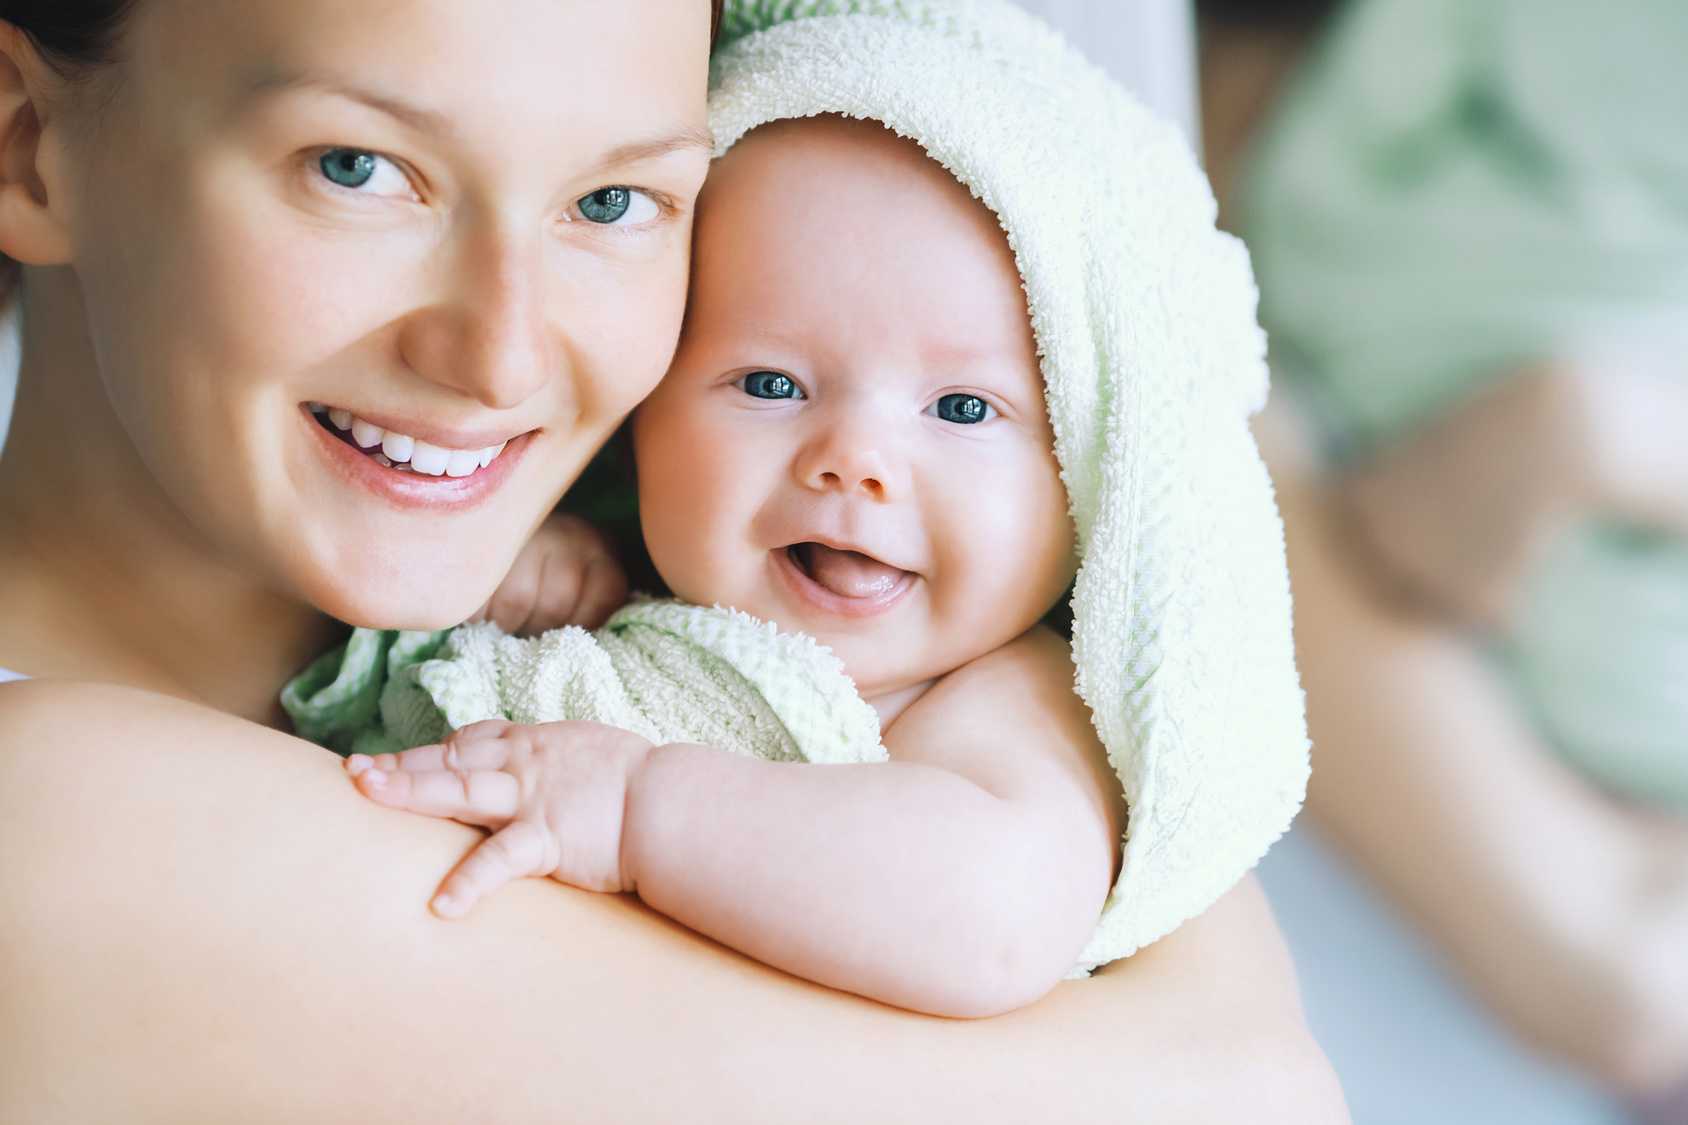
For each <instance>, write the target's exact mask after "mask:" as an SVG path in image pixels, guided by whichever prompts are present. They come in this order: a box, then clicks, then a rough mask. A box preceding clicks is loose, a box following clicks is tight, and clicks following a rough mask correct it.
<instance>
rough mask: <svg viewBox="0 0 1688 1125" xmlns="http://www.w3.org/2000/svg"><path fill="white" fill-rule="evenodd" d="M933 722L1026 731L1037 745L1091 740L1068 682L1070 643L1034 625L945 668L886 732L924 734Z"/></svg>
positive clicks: (1011, 733) (1018, 734)
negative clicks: (957, 663)
mask: <svg viewBox="0 0 1688 1125" xmlns="http://www.w3.org/2000/svg"><path fill="white" fill-rule="evenodd" d="M934 728H942V729H946V730H950V731H954V730H957V729H963V728H964V729H966V730H968V731H970V732H972V733H973V734H974V736H975V737H977V738H985V737H988V738H990V739H991V740H992V741H996V740H998V739H1000V740H1002V741H1005V742H1021V741H1022V740H1023V739H1025V738H1026V737H1027V736H1028V735H1030V736H1032V737H1034V738H1035V739H1036V741H1038V742H1040V743H1042V744H1044V745H1048V744H1050V743H1051V742H1054V741H1060V742H1066V743H1069V744H1073V743H1078V744H1088V743H1091V742H1093V741H1094V739H1095V733H1094V731H1093V729H1092V727H1091V725H1090V712H1089V710H1088V709H1087V708H1086V707H1085V705H1084V701H1083V700H1082V699H1080V698H1079V695H1078V692H1077V690H1076V687H1075V683H1074V679H1073V660H1072V648H1071V646H1070V645H1069V644H1068V642H1067V641H1066V639H1065V638H1063V637H1062V636H1061V635H1060V634H1058V633H1056V632H1054V631H1053V630H1051V629H1048V628H1045V627H1044V626H1041V625H1039V626H1036V627H1035V628H1033V629H1031V630H1029V631H1027V632H1025V633H1022V634H1021V635H1020V636H1018V637H1016V638H1014V639H1013V640H1012V641H1009V642H1008V643H1007V644H1005V645H1003V646H1002V647H1000V648H997V649H993V650H992V651H990V652H987V653H985V654H984V655H983V656H980V657H978V658H977V659H974V660H971V661H969V662H967V663H966V664H964V665H962V666H961V667H960V668H957V669H956V670H955V671H953V672H950V673H949V674H947V675H945V676H944V677H943V678H942V679H940V680H939V681H938V682H937V683H935V684H933V685H932V687H931V688H930V689H929V690H928V691H927V692H926V693H925V694H924V695H923V696H921V697H920V698H919V699H918V700H916V701H915V702H914V703H913V704H912V705H910V707H909V709H908V711H906V712H905V713H904V714H903V715H902V716H900V717H899V718H898V720H897V722H896V723H895V724H894V725H893V727H892V731H891V732H888V739H889V735H890V733H895V734H897V735H900V736H904V737H909V736H913V737H924V736H926V735H927V734H928V733H929V732H930V731H932V730H933V729H934Z"/></svg>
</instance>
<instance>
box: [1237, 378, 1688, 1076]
mask: <svg viewBox="0 0 1688 1125" xmlns="http://www.w3.org/2000/svg"><path fill="white" fill-rule="evenodd" d="M1260 439H1261V447H1262V450H1263V452H1264V453H1265V454H1266V456H1267V460H1268V463H1269V464H1270V465H1271V467H1272V472H1273V478H1274V482H1275V484H1276V486H1277V493H1278V500H1279V504H1280V506H1281V508H1282V511H1283V515H1284V522H1285V525H1286V529H1287V535H1288V546H1289V560H1290V574H1291V577H1292V579H1293V584H1294V588H1295V627H1296V641H1297V648H1298V657H1299V663H1300V667H1301V674H1302V680H1303V683H1304V684H1305V686H1306V689H1307V701H1308V720H1309V726H1310V727H1311V730H1312V735H1313V744H1314V746H1315V747H1316V748H1317V750H1316V758H1315V762H1314V770H1313V781H1312V784H1311V786H1310V788H1309V791H1308V811H1309V812H1310V813H1311V814H1312V815H1313V816H1314V817H1315V818H1316V819H1317V820H1318V821H1319V823H1320V824H1321V825H1322V826H1323V827H1325V828H1327V829H1328V830H1329V831H1331V832H1332V833H1333V834H1334V835H1335V836H1336V838H1337V839H1338V840H1339V841H1340V842H1341V844H1342V846H1343V848H1344V850H1345V851H1347V852H1348V853H1349V854H1350V855H1351V856H1352V857H1353V858H1354V859H1355V860H1356V861H1357V862H1358V863H1359V864H1360V865H1361V866H1362V867H1363V868H1365V869H1366V870H1367V871H1369V872H1370V873H1371V874H1372V875H1373V876H1374V877H1375V878H1377V879H1378V880H1379V881H1380V882H1381V883H1382V884H1383V886H1384V887H1385V888H1387V889H1388V891H1389V892H1390V893H1391V894H1392V895H1393V896H1394V897H1395V898H1396V900H1397V901H1398V902H1400V903H1401V904H1403V905H1404V906H1405V907H1406V909H1407V910H1408V911H1409V912H1410V913H1411V914H1412V915H1413V916H1414V917H1415V918H1416V919H1417V920H1418V921H1419V923H1420V924H1421V925H1423V926H1424V928H1425V929H1426V930H1427V931H1428V932H1429V933H1430V935H1431V936H1432V937H1433V938H1434V939H1435V940H1436V942H1437V944H1438V945H1439V946H1440V947H1441V948H1442V949H1443V950H1444V951H1446V952H1447V953H1448V954H1450V955H1451V957H1452V959H1453V962H1454V964H1455V966H1456V967H1457V968H1458V969H1459V970H1460V972H1461V973H1462V974H1463V975H1464V976H1465V977H1466V979H1467V980H1468V981H1469V982H1470V983H1471V985H1472V987H1473V988H1475V989H1476V990H1477V991H1478V992H1479V993H1481V994H1483V995H1484V996H1486V997H1487V998H1488V999H1489V1001H1490V1002H1491V1003H1493V1004H1494V1005H1495V1007H1496V1008H1497V1009H1498V1010H1499V1011H1500V1012H1501V1013H1502V1014H1503V1015H1504V1016H1505V1017H1507V1018H1508V1019H1509V1020H1510V1021H1511V1022H1512V1023H1513V1025H1514V1026H1515V1027H1516V1028H1518V1029H1519V1030H1520V1031H1522V1032H1523V1033H1524V1034H1525V1035H1526V1036H1528V1037H1529V1038H1531V1039H1532V1040H1534V1041H1536V1042H1537V1043H1539V1044H1541V1045H1543V1046H1546V1047H1548V1048H1549V1049H1552V1050H1555V1051H1557V1052H1559V1053H1561V1054H1564V1055H1566V1056H1569V1057H1570V1058H1572V1059H1575V1060H1576V1061H1578V1062H1580V1063H1581V1064H1582V1065H1584V1066H1585V1067H1587V1068H1589V1069H1590V1070H1592V1071H1593V1072H1595V1073H1597V1074H1598V1075H1600V1076H1602V1077H1603V1078H1605V1079H1606V1080H1607V1081H1609V1082H1611V1083H1613V1084H1614V1085H1620V1086H1624V1087H1628V1088H1629V1089H1631V1090H1632V1091H1633V1090H1638V1089H1646V1088H1648V1087H1652V1086H1656V1085H1658V1084H1660V1083H1663V1082H1666V1081H1668V1080H1669V1079H1670V1078H1672V1077H1675V1076H1676V1075H1678V1074H1679V1073H1680V1070H1681V1067H1682V1066H1683V1065H1684V1063H1685V1062H1688V1018H1685V1017H1684V1014H1683V1013H1684V1012H1688V965H1685V964H1684V963H1683V961H1682V958H1681V952H1680V951H1681V950H1682V948H1684V945H1685V944H1688V829H1685V828H1683V827H1680V826H1679V827H1676V828H1675V829H1673V828H1672V826H1670V825H1665V824H1661V825H1652V824H1647V823H1644V822H1642V821H1641V820H1640V819H1639V818H1638V817H1637V816H1636V815H1635V814H1633V813H1631V812H1628V811H1626V810H1624V809H1622V808H1620V807H1619V806H1618V805H1616V804H1615V803H1614V802H1613V801H1611V800H1609V799H1608V798H1606V797H1605V796H1603V795H1602V794H1600V793H1599V792H1598V791H1596V790H1595V789H1594V788H1593V787H1592V786H1590V785H1589V784H1588V783H1587V782H1585V781H1583V780H1582V779H1581V778H1579V777H1577V776H1576V775H1574V774H1572V773H1571V772H1570V771H1569V770H1567V769H1566V768H1565V767H1564V766H1562V765H1560V764H1559V763H1558V762H1557V761H1556V760H1555V759H1554V758H1553V757H1552V756H1551V755H1550V754H1549V753H1548V752H1547V750H1546V749H1545V748H1544V747H1543V746H1542V745H1540V743H1539V740H1538V739H1537V738H1536V737H1535V736H1534V735H1533V733H1532V732H1531V731H1530V730H1529V729H1528V727H1527V725H1526V723H1525V721H1524V720H1523V719H1522V718H1521V717H1520V716H1519V715H1518V714H1517V711H1516V708H1515V707H1514V706H1513V705H1512V704H1511V703H1510V701H1509V700H1508V699H1507V698H1506V696H1505V694H1504V689H1503V688H1502V686H1501V685H1500V684H1499V683H1498V682H1497V681H1496V679H1495V674H1494V672H1493V670H1492V669H1491V668H1489V667H1488V665H1487V664H1486V663H1485V661H1484V660H1483V659H1482V657H1481V655H1480V654H1479V653H1478V652H1477V651H1476V649H1475V648H1474V646H1473V645H1472V644H1471V643H1470V642H1469V641H1468V640H1467V639H1465V637H1463V636H1462V635H1461V634H1459V633H1457V632H1454V631H1452V630H1450V629H1449V628H1448V627H1446V626H1444V625H1443V624H1441V623H1440V622H1438V621H1435V620H1432V619H1430V618H1427V617H1420V616H1417V615H1415V614H1414V613H1413V612H1412V611H1411V610H1410V609H1405V608H1397V607H1396V606H1393V605H1390V604H1386V602H1385V600H1384V598H1383V597H1382V596H1380V595H1379V594H1378V593H1377V592H1376V591H1377V589H1378V588H1377V587H1376V586H1374V585H1373V584H1371V583H1370V582H1368V581H1366V576H1365V575H1364V573H1363V572H1362V571H1361V569H1360V567H1359V566H1358V565H1357V564H1356V561H1355V558H1354V556H1353V554H1352V551H1351V548H1350V546H1349V544H1348V543H1347V541H1346V540H1345V539H1344V537H1343V534H1342V528H1341V527H1340V526H1339V524H1338V523H1337V521H1336V518H1335V516H1334V514H1333V512H1334V501H1333V493H1332V490H1331V488H1330V485H1329V484H1328V482H1327V480H1326V479H1325V477H1324V474H1323V469H1322V467H1321V466H1320V465H1319V464H1318V463H1317V462H1316V460H1315V459H1314V458H1312V457H1311V455H1310V453H1309V450H1310V443H1309V442H1308V440H1307V439H1306V437H1305V436H1304V435H1303V434H1302V433H1301V432H1300V430H1299V429H1298V424H1297V419H1295V418H1294V417H1293V416H1292V415H1290V414H1289V413H1288V412H1287V411H1286V410H1285V409H1283V408H1282V406H1281V405H1275V406H1274V407H1273V408H1272V409H1271V410H1270V411H1268V413H1267V415H1266V416H1265V417H1263V419H1262V421H1261V425H1260ZM1673 868H1674V870H1673Z"/></svg>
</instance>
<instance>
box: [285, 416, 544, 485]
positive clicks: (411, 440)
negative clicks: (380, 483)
mask: <svg viewBox="0 0 1688 1125" xmlns="http://www.w3.org/2000/svg"><path fill="white" fill-rule="evenodd" d="M306 405H307V406H308V408H309V409H310V412H311V413H312V414H314V415H316V418H317V421H318V422H319V423H320V424H322V425H324V426H326V427H328V428H329V429H330V431H331V432H332V433H334V434H336V435H337V436H338V437H340V438H341V439H342V440H343V441H348V442H350V443H351V444H352V445H353V446H354V447H356V448H357V449H359V450H361V451H363V452H364V453H366V454H368V455H369V456H370V457H372V458H374V459H375V460H376V461H377V462H379V463H380V464H381V465H382V466H383V467H384V468H388V469H397V470H399V471H400V472H417V473H421V474H422V475H424V476H430V477H440V476H448V477H467V476H471V475H473V474H474V473H476V472H478V471H479V470H481V469H484V468H486V467H487V466H488V465H490V464H492V463H493V462H494V461H495V460H497V459H498V456H499V454H501V453H503V452H504V450H505V447H506V446H508V445H509V444H510V441H511V438H508V437H505V438H500V439H499V440H498V441H497V443H496V444H491V445H478V444H476V443H473V442H460V443H459V442H454V443H452V444H450V445H447V444H441V443H436V442H431V441H427V440H424V439H423V438H419V437H415V436H413V435H411V434H408V433H404V432H402V431H401V430H399V429H398V428H397V427H396V426H395V427H384V426H380V425H377V424H375V423H374V422H371V421H369V420H367V419H365V418H362V417H359V416H358V415H356V414H353V413H352V412H351V411H349V410H345V409H342V408H340V407H335V406H327V405H324V404H323V403H320V402H312V403H307V404H306ZM515 436H516V437H520V436H521V435H520V434H517V435H515Z"/></svg>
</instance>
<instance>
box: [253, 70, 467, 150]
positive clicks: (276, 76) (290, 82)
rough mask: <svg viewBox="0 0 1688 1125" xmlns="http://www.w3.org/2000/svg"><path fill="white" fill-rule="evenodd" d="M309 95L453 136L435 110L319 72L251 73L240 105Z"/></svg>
mask: <svg viewBox="0 0 1688 1125" xmlns="http://www.w3.org/2000/svg"><path fill="white" fill-rule="evenodd" d="M295 91H309V92H312V93H318V94H328V95H331V96H333V97H338V98H345V99H347V100H348V101H354V102H360V103H362V104H364V105H366V106H369V107H370V108H371V109H374V110H378V111H380V112H381V113H384V114H386V115H387V116H389V117H392V118H395V119H396V120H398V121H402V122H403V123H405V124H406V125H409V126H410V127H411V128H413V129H415V130H417V131H418V132H424V133H436V134H441V135H445V136H450V135H452V134H453V133H454V132H455V129H454V126H453V124H452V121H451V119H450V118H449V117H447V116H446V115H445V114H443V113H441V112H439V111H438V110H435V109H427V108H425V107H423V106H419V105H415V104H413V103H411V102H407V101H405V100H404V99H402V98H395V97H393V96H392V95H390V94H384V93H382V92H380V91H379V90H371V89H368V88H367V87H364V86H359V85H358V84H357V83H355V82H349V81H347V80H346V79H343V78H341V77H339V76H338V75H334V74H329V73H325V72H319V71H299V70H294V71H287V70H275V69H266V70H262V71H258V72H256V73H254V74H253V75H252V76H251V77H250V78H249V79H248V80H247V81H246V83H245V85H244V89H243V91H242V93H243V97H242V101H243V102H246V101H258V100H261V99H264V98H270V97H274V96H276V95H277V94H283V93H293V92H295Z"/></svg>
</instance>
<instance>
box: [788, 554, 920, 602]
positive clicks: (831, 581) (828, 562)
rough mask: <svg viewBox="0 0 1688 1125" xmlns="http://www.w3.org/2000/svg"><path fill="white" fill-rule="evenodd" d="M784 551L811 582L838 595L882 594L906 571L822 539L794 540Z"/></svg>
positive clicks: (893, 587)
mask: <svg viewBox="0 0 1688 1125" xmlns="http://www.w3.org/2000/svg"><path fill="white" fill-rule="evenodd" d="M785 553H786V555H787V556H788V557H789V558H790V559H791V561H792V563H794V564H795V565H796V567H797V569H798V570H800V571H802V572H803V573H804V574H805V575H806V576H807V577H808V579H809V580H810V581H811V582H813V583H814V584H815V585H817V586H819V587H821V589H823V590H826V591H828V592H829V593H833V594H837V595H838V596H839V597H841V598H878V597H883V596H884V595H886V594H888V593H890V592H891V591H892V590H893V589H895V588H896V586H897V584H898V583H900V582H902V580H903V579H904V578H906V577H908V574H909V572H908V571H906V570H899V569H898V568H897V567H894V566H892V565H890V564H889V563H883V562H880V561H879V560H878V559H876V558H874V557H873V556H871V555H864V554H862V553H861V552H860V551H844V550H839V549H838V548H836V547H828V546H827V545H826V544H824V543H793V544H792V545H791V546H789V547H787V548H786V549H785Z"/></svg>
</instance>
